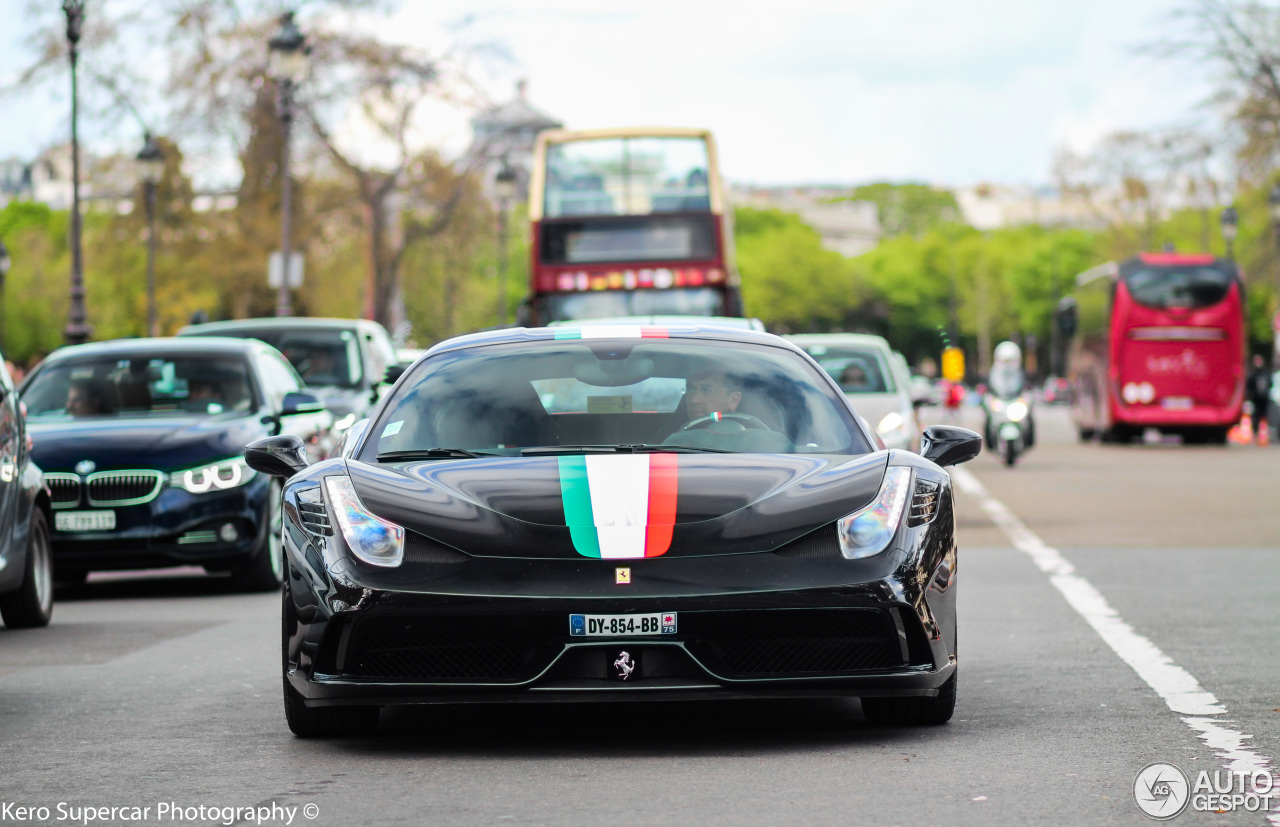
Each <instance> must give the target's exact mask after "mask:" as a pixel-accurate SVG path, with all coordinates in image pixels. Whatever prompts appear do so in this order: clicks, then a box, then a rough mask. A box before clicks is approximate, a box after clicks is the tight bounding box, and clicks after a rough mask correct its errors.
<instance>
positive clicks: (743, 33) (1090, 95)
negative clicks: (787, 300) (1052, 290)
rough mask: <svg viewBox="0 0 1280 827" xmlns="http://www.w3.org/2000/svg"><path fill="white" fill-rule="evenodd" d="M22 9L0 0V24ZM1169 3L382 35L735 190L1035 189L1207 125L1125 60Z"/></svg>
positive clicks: (1203, 93)
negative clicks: (661, 145) (468, 46)
mask: <svg viewBox="0 0 1280 827" xmlns="http://www.w3.org/2000/svg"><path fill="white" fill-rule="evenodd" d="M50 2H52V0H50ZM23 5H24V0H0V19H6V20H13V19H15V18H16V17H17V16H18V15H19V13H20V11H21V6H23ZM92 5H93V3H92V0H90V8H91V9H92ZM1177 6H1178V4H1177V3H1171V2H1160V0H964V2H956V1H955V0H842V2H819V0H786V2H779V0H771V2H751V1H750V0H648V1H647V2H645V3H643V4H639V3H634V2H631V3H620V2H611V1H610V0H594V2H590V3H588V2H582V1H581V0H577V1H576V2H570V0H519V2H516V1H515V0H507V1H506V2H502V1H501V0H480V1H479V2H462V0H431V2H416V1H415V0H406V2H404V3H403V5H402V7H401V9H400V11H398V12H397V13H396V14H395V16H394V18H393V19H391V20H389V21H384V22H382V23H381V24H380V27H381V28H382V29H383V30H384V32H385V33H386V34H387V35H388V36H391V37H395V38H397V39H401V40H405V41H408V42H411V43H417V44H419V45H422V46H424V47H427V48H433V49H435V48H439V47H441V46H442V45H443V44H445V43H446V42H448V41H449V39H450V38H451V37H454V35H452V34H451V32H453V31H454V30H455V28H454V27H455V25H456V23H457V22H458V21H459V20H460V19H462V18H465V17H470V18H471V21H472V22H471V23H470V24H469V26H468V27H467V29H466V31H467V32H468V34H467V37H468V38H471V39H473V40H475V39H480V40H493V41H497V42H501V43H504V44H505V45H506V48H507V50H508V52H509V54H510V57H511V61H510V62H509V63H502V62H498V63H494V64H491V65H490V67H489V72H488V76H487V77H488V81H487V83H488V87H489V93H490V95H491V96H492V98H493V99H494V100H496V101H502V100H505V99H508V98H510V97H511V96H512V95H513V94H514V91H513V84H514V82H515V80H516V79H517V78H519V77H527V78H528V79H529V83H530V99H531V102H532V103H533V104H534V105H535V106H537V107H539V108H540V109H542V110H543V111H545V112H547V113H548V114H551V115H553V116H554V117H557V118H559V119H560V120H562V121H564V122H565V124H566V125H568V126H570V127H576V128H590V127H598V126H617V125H629V124H669V125H688V126H706V127H709V128H711V129H712V130H714V131H715V132H716V134H717V137H718V140H719V144H720V150H721V156H722V166H723V168H724V172H725V174H726V175H727V176H729V177H730V178H731V179H734V180H736V181H741V182H754V183H769V184H776V183H801V182H840V183H848V182H863V181H872V180H884V179H889V180H907V179H911V180H924V181H930V182H934V183H939V184H948V185H963V184H970V183H975V182H979V181H996V182H1005V183H1021V182H1025V183H1039V182H1047V181H1048V180H1049V178H1050V165H1051V162H1052V158H1053V154H1054V152H1055V150H1056V149H1058V148H1060V147H1064V146H1068V147H1072V148H1075V149H1084V148H1087V147H1088V146H1089V145H1090V143H1091V142H1093V141H1094V140H1096V139H1097V138H1098V137H1100V136H1102V135H1104V134H1106V133H1108V132H1112V131H1116V130H1121V129H1146V128H1153V127H1169V126H1185V125H1194V124H1198V123H1201V122H1203V121H1204V120H1205V119H1206V113H1205V112H1204V110H1203V109H1200V108H1198V107H1199V104H1200V103H1201V102H1202V101H1203V100H1204V99H1205V98H1206V97H1207V95H1208V91H1209V90H1208V87H1207V85H1206V83H1205V80H1206V78H1205V77H1204V76H1203V74H1202V72H1201V71H1200V70H1197V69H1196V68H1195V67H1193V66H1190V65H1188V64H1173V63H1167V62H1159V61H1156V60H1153V59H1151V58H1148V57H1143V56H1140V55H1139V54H1138V53H1137V50H1138V47H1140V46H1142V45H1144V44H1148V43H1150V42H1152V41H1153V40H1155V39H1157V38H1159V37H1160V36H1161V35H1162V34H1167V33H1168V32H1169V31H1170V28H1169V27H1170V17H1171V12H1172V10H1173V9H1175V8H1177ZM23 57H24V56H23V55H22V54H21V50H20V49H19V48H18V44H17V33H16V32H14V31H13V30H9V31H7V32H3V33H0V82H3V81H4V80H8V79H9V78H11V77H12V75H13V73H14V72H15V71H16V69H17V67H18V66H19V65H21V63H22V60H23ZM63 109H65V99H62V100H55V99H53V98H51V97H50V96H48V95H47V94H46V95H43V96H30V95H29V96H20V97H18V98H11V99H0V158H3V157H7V156H12V155H18V156H22V157H29V156H31V155H33V154H35V152H37V151H38V150H39V149H40V148H41V147H43V146H45V145H48V144H50V143H52V142H55V141H57V140H60V139H61V138H62V133H63V132H64V131H65V129H66V122H67V119H66V115H65V113H64V112H63V111H62V110H63ZM430 114H431V123H430V124H429V125H428V126H426V127H425V128H426V134H429V135H430V137H431V139H432V140H436V141H444V142H446V143H447V144H448V145H449V146H452V147H458V146H460V145H462V144H464V143H465V140H466V138H467V130H466V120H465V117H464V116H462V115H460V114H453V115H450V114H449V113H446V112H442V111H438V110H437V111H434V112H432V113H430ZM91 137H92V136H90V138H91ZM116 140H117V141H119V140H122V139H120V138H117V139H116ZM103 142H104V143H106V142H108V141H106V140H104V141H103Z"/></svg>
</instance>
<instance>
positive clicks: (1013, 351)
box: [995, 342, 1022, 365]
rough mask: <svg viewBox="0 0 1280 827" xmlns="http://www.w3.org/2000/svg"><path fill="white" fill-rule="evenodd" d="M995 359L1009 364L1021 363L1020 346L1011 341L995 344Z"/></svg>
mask: <svg viewBox="0 0 1280 827" xmlns="http://www.w3.org/2000/svg"><path fill="white" fill-rule="evenodd" d="M995 360H996V362H998V363H1004V364H1009V365H1021V364H1022V348H1020V347H1018V346H1017V345H1016V344H1014V343H1013V342H1001V343H1000V344H998V345H996V352H995Z"/></svg>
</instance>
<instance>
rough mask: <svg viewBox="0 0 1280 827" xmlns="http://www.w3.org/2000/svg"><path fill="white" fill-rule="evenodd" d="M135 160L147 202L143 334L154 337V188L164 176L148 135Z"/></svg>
mask: <svg viewBox="0 0 1280 827" xmlns="http://www.w3.org/2000/svg"><path fill="white" fill-rule="evenodd" d="M136 160H137V164H138V177H139V178H141V179H142V185H143V187H145V188H146V202H147V335H148V336H151V337H155V336H159V335H160V330H159V327H160V325H159V322H158V320H157V315H156V186H157V185H158V184H159V183H160V179H161V178H162V177H164V150H162V149H161V148H160V145H159V144H158V143H156V141H155V139H154V138H152V137H151V133H150V132H148V133H146V136H145V137H144V139H143V144H142V150H141V151H140V152H139V153H138V157H137V159H136Z"/></svg>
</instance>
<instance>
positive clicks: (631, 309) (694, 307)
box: [542, 287, 724, 323]
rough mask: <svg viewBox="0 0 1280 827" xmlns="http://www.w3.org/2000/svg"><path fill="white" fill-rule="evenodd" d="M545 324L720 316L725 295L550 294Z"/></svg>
mask: <svg viewBox="0 0 1280 827" xmlns="http://www.w3.org/2000/svg"><path fill="white" fill-rule="evenodd" d="M542 303H543V304H542V309H543V315H542V319H543V321H544V322H546V323H550V322H559V321H577V320H581V319H610V318H613V317H615V316H719V315H721V314H722V313H723V312H724V294H723V293H722V292H721V291H720V290H718V289H716V288H714V287H697V288H682V289H674V290H600V291H593V292H590V293H552V294H549V295H547V296H544V297H543V299H542Z"/></svg>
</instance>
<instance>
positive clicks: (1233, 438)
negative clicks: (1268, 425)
mask: <svg viewBox="0 0 1280 827" xmlns="http://www.w3.org/2000/svg"><path fill="white" fill-rule="evenodd" d="M1227 441H1228V442H1230V443H1231V444H1232V445H1248V444H1249V443H1250V442H1252V441H1253V423H1252V422H1251V421H1250V419H1249V414H1247V413H1246V414H1244V415H1243V416H1241V417H1240V421H1239V422H1237V423H1236V426H1235V427H1234V428H1232V429H1231V430H1230V431H1228V432H1227Z"/></svg>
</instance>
